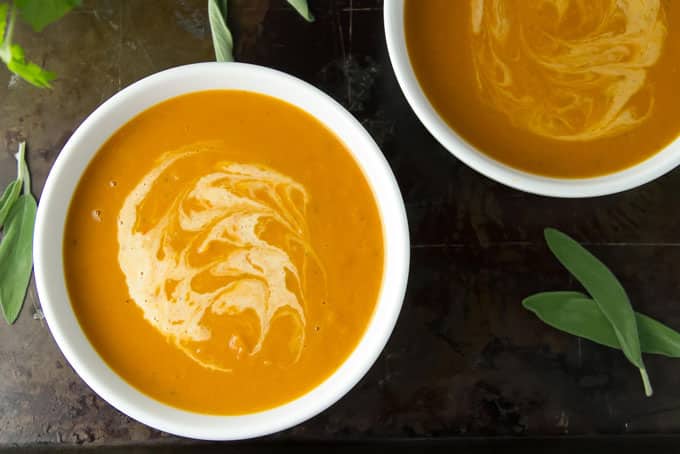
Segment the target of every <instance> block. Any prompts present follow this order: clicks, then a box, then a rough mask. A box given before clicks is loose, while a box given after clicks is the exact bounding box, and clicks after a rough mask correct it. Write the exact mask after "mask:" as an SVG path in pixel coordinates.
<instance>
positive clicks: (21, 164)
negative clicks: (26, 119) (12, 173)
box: [14, 142, 31, 194]
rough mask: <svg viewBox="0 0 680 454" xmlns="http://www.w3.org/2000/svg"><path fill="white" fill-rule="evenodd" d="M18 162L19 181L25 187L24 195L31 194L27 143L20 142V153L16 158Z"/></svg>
mask: <svg viewBox="0 0 680 454" xmlns="http://www.w3.org/2000/svg"><path fill="white" fill-rule="evenodd" d="M14 157H15V158H16V160H17V180H19V181H20V182H22V183H23V185H24V194H30V193H31V174H30V173H29V172H28V166H26V142H19V151H17V154H16V155H15V156H14Z"/></svg>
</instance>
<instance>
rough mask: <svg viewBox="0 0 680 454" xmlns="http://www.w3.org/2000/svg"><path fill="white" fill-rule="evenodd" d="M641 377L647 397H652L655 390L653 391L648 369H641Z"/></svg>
mask: <svg viewBox="0 0 680 454" xmlns="http://www.w3.org/2000/svg"><path fill="white" fill-rule="evenodd" d="M640 376H641V377H642V385H643V386H644V387H645V396H647V397H651V396H652V394H654V390H652V384H651V383H650V382H649V375H647V369H645V368H644V367H641V368H640Z"/></svg>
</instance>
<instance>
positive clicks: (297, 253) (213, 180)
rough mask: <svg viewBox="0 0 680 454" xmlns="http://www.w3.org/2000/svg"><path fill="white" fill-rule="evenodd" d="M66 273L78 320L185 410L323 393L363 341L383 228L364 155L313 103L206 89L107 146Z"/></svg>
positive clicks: (68, 242) (74, 218) (247, 407)
mask: <svg viewBox="0 0 680 454" xmlns="http://www.w3.org/2000/svg"><path fill="white" fill-rule="evenodd" d="M64 267H65V275H66V283H67V287H68V291H69V293H70V297H71V302H72V305H73V308H74V310H75V313H76V315H77V317H78V319H79V321H80V324H81V326H82V328H83V330H84V331H85V333H86V335H87V336H88V338H89V340H90V341H91V343H92V344H93V345H94V347H95V348H96V350H97V351H98V352H99V354H100V355H101V356H102V357H103V358H104V360H105V361H106V362H107V363H108V364H109V365H110V366H111V368H112V369H114V370H115V371H116V372H117V373H118V374H119V375H120V376H121V377H123V378H124V379H125V380H126V381H128V382H129V383H130V384H132V385H133V386H135V387H136V388H138V389H139V390H141V391H142V392H144V393H146V394H147V395H149V396H151V397H153V398H155V399H158V400H159V401H162V402H165V403H167V404H170V405H173V406H176V407H178V408H182V409H186V410H191V411H195V412H200V413H209V414H244V413H250V412H255V411H258V410H265V409H269V408H272V407H275V406H277V405H280V404H283V403H286V402H288V401H290V400H292V399H294V398H296V397H298V396H300V395H302V394H304V393H305V392H307V391H309V390H311V389H312V388H313V387H315V386H316V385H318V384H319V383H320V382H322V381H323V380H324V379H325V378H327V377H328V376H329V375H330V374H331V373H332V372H334V371H335V370H336V369H337V368H338V367H339V366H340V364H341V363H342V362H343V361H344V360H345V359H346V358H347V356H348V355H349V354H350V353H351V351H352V350H353V349H354V347H355V346H356V345H357V343H358V341H359V339H360V337H361V336H362V334H363V332H364V329H365V328H366V327H367V324H368V322H369V319H370V317H371V315H372V313H373V309H374V307H375V305H376V302H377V298H378V292H379V290H380V286H381V281H382V273H383V237H382V224H381V221H380V217H379V213H378V209H377V205H376V202H375V199H374V197H373V194H372V192H371V189H370V187H369V185H368V183H367V181H366V179H365V177H364V175H363V174H362V172H361V170H360V169H359V166H358V165H357V164H356V162H355V161H354V160H353V158H352V156H351V155H350V153H349V152H348V150H347V149H345V147H344V145H343V144H342V143H341V142H340V140H339V139H338V138H337V137H336V136H335V135H334V134H333V133H332V132H330V131H329V130H328V129H326V128H325V127H324V126H323V125H322V124H321V123H319V122H318V121H317V120H316V119H314V118H313V117H311V116H310V115H309V114H307V113H306V112H304V111H302V110H300V109H298V108H297V107H294V106H292V105H290V104H287V103H285V102H283V101H280V100H277V99H275V98H271V97H268V96H264V95H259V94H255V93H251V92H244V91H230V90H220V91H205V92H197V93H192V94H188V95H184V96H180V97H177V98H173V99H170V100H168V101H166V102H163V103H161V104H158V105H156V106H154V107H152V108H150V109H149V110H147V111H145V112H143V113H142V114H140V115H139V116H137V117H136V118H134V119H132V120H131V121H130V122H129V123H127V124H126V125H125V126H123V127H122V128H121V129H120V130H118V131H117V132H116V133H115V134H114V135H113V136H112V137H111V138H110V139H109V140H108V141H107V142H106V143H105V144H104V146H103V147H102V148H101V150H99V152H98V153H97V154H96V156H95V157H94V159H93V160H92V162H91V163H90V164H89V166H88V168H87V170H86V171H85V173H84V175H83V177H82V179H81V180H80V182H79V184H78V187H77V189H76V191H75V194H74V196H73V199H72V202H71V207H70V209H69V213H68V217H67V222H66V230H65V236H64Z"/></svg>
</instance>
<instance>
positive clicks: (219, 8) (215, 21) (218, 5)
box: [208, 0, 314, 61]
mask: <svg viewBox="0 0 680 454" xmlns="http://www.w3.org/2000/svg"><path fill="white" fill-rule="evenodd" d="M287 1H288V4H290V5H291V6H292V7H293V8H294V9H295V11H297V12H298V13H299V14H300V15H301V16H302V17H303V18H304V19H305V20H306V21H307V22H313V21H314V15H313V14H312V13H311V11H310V10H309V5H308V4H307V0H287ZM227 3H228V0H208V21H209V22H210V33H211V35H212V40H213V47H214V48H215V60H217V61H234V38H233V36H232V34H231V31H230V30H229V27H228V26H227Z"/></svg>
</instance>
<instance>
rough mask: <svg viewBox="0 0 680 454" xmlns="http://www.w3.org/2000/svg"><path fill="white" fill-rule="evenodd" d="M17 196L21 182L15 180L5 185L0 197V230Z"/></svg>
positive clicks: (19, 192)
mask: <svg viewBox="0 0 680 454" xmlns="http://www.w3.org/2000/svg"><path fill="white" fill-rule="evenodd" d="M19 194H21V181H20V180H15V181H12V182H11V183H10V184H8V185H7V187H6V188H5V191H4V192H3V193H2V196H0V229H2V227H3V226H4V225H5V220H6V219H7V215H8V214H9V211H10V210H11V209H12V206H14V202H16V201H17V199H18V198H19Z"/></svg>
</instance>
